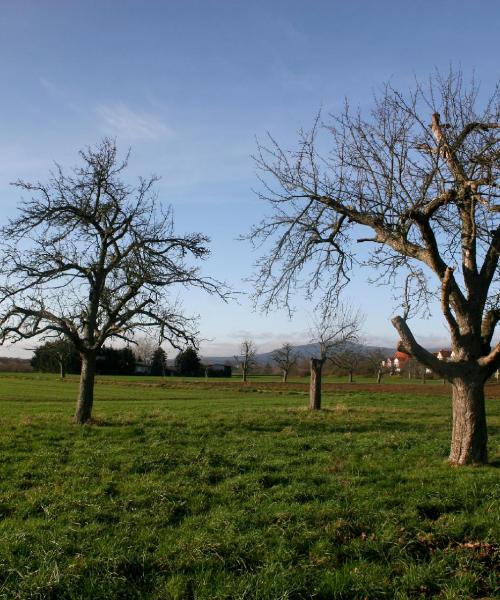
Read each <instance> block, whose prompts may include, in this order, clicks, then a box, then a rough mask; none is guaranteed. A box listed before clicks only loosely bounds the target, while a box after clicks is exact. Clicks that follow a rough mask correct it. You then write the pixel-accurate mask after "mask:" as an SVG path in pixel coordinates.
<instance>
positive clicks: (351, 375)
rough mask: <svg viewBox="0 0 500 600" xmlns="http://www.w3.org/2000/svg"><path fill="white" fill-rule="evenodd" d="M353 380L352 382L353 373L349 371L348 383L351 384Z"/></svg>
mask: <svg viewBox="0 0 500 600" xmlns="http://www.w3.org/2000/svg"><path fill="white" fill-rule="evenodd" d="M353 380H354V379H353V372H352V371H349V383H352V382H353Z"/></svg>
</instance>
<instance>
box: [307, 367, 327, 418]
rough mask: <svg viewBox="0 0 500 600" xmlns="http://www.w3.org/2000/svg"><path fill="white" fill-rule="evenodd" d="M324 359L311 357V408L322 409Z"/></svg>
mask: <svg viewBox="0 0 500 600" xmlns="http://www.w3.org/2000/svg"><path fill="white" fill-rule="evenodd" d="M323 362H324V361H323V360H321V359H320V358H311V382H310V385H309V410H320V409H321V371H322V369H323Z"/></svg>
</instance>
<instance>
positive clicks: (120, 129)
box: [96, 103, 172, 140]
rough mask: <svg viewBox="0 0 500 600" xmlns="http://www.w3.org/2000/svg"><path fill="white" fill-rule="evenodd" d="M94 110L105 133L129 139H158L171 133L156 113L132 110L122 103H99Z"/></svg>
mask: <svg viewBox="0 0 500 600" xmlns="http://www.w3.org/2000/svg"><path fill="white" fill-rule="evenodd" d="M96 112H97V115H98V116H99V118H100V119H101V126H102V129H103V131H104V133H106V134H107V135H113V136H116V137H119V138H122V139H129V140H158V139H161V138H164V137H167V136H170V135H171V134H172V131H171V130H170V129H169V128H168V127H167V126H166V125H165V123H164V122H163V121H162V120H161V119H160V118H159V117H157V116H156V115H153V114H150V113H147V112H143V111H136V110H132V109H131V108H129V107H128V106H126V105H125V104H123V103H117V104H99V105H98V106H97V108H96Z"/></svg>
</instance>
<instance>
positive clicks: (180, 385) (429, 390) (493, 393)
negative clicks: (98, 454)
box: [100, 379, 500, 397]
mask: <svg viewBox="0 0 500 600" xmlns="http://www.w3.org/2000/svg"><path fill="white" fill-rule="evenodd" d="M100 383H104V384H110V383H114V384H115V385H126V386H133V387H160V388H167V389H196V390H203V389H205V390H215V389H221V390H225V391H234V392H241V393H256V392H257V393H258V392H274V393H276V394H293V393H299V394H307V393H308V392H309V381H307V380H305V381H304V382H303V383H302V382H290V383H282V382H280V381H258V380H254V381H253V380H250V381H247V382H246V383H243V382H242V381H237V380H234V379H232V380H210V381H200V380H199V379H198V380H193V381H188V380H183V381H179V380H168V379H166V380H161V381H151V382H144V381H141V382H139V381H137V382H134V381H128V382H127V383H124V382H123V381H116V382H111V381H106V380H105V381H102V380H101V382H100ZM322 389H323V392H342V393H345V394H347V393H349V392H367V393H372V394H399V395H408V396H410V395H413V396H446V397H449V396H451V385H450V384H449V383H446V384H443V383H441V382H439V383H438V382H436V381H432V380H431V381H428V382H427V383H425V384H424V383H422V382H421V381H419V382H415V383H403V382H401V383H399V382H391V383H384V382H382V383H380V384H378V383H356V382H354V383H323V386H322ZM486 396H487V397H500V385H499V384H497V383H491V384H488V385H486Z"/></svg>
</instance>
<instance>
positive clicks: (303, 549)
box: [0, 375, 500, 600]
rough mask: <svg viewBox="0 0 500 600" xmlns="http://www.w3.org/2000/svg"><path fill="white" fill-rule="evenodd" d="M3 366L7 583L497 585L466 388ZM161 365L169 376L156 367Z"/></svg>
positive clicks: (281, 590)
mask: <svg viewBox="0 0 500 600" xmlns="http://www.w3.org/2000/svg"><path fill="white" fill-rule="evenodd" d="M151 381H152V380H151V379H148V380H145V379H143V380H139V379H136V380H134V379H112V378H103V379H101V380H100V381H99V383H98V385H97V387H96V401H95V417H96V422H95V424H93V425H91V426H85V427H77V426H75V425H73V424H72V423H71V416H72V413H73V409H74V400H75V396H76V389H77V382H76V380H75V379H74V378H69V379H68V380H67V381H64V382H61V381H59V380H57V379H56V378H55V377H52V376H37V375H29V376H23V375H17V376H9V375H3V376H0V425H1V436H0V452H1V459H2V460H1V466H0V476H1V482H0V597H1V598H8V599H13V598H23V599H24V598H54V599H66V598H74V599H77V598H78V599H80V598H89V599H90V598H91V599H112V598H157V599H160V598H161V599H174V598H177V599H181V598H182V599H184V598H196V599H208V598H213V599H215V598H217V599H219V598H226V599H236V598H252V599H255V600H261V599H278V598H290V599H298V598H318V599H329V598H369V599H371V598H426V597H438V598H448V599H452V598H453V599H455V598H495V597H498V594H499V589H498V587H497V585H498V584H497V580H496V577H495V571H496V570H497V569H498V567H499V560H500V554H499V548H498V545H497V543H498V533H499V512H500V511H499V508H500V507H499V501H498V498H499V496H500V494H499V491H500V477H499V474H500V469H499V466H500V455H499V451H498V447H499V440H500V402H499V400H498V398H495V399H492V400H491V401H490V402H489V403H488V404H489V408H488V415H489V417H488V418H489V428H490V453H491V459H492V464H491V465H490V466H488V467H480V468H479V467H470V468H462V469H454V468H450V467H449V466H448V465H447V464H446V462H445V460H446V456H447V453H448V446H449V437H450V402H449V399H448V398H446V397H444V396H442V395H436V396H433V395H432V394H431V393H429V391H428V386H422V387H423V388H426V390H427V391H426V395H418V394H416V393H415V391H414V390H413V389H412V391H411V393H409V392H408V391H406V392H405V390H404V389H402V390H401V392H399V393H394V392H392V393H390V394H389V393H387V394H384V393H375V392H367V391H359V390H358V389H357V388H356V385H353V386H350V387H349V389H348V390H344V389H343V390H341V391H331V392H328V393H326V394H325V398H324V406H325V410H323V411H321V412H320V413H318V414H311V413H309V412H307V411H306V410H304V409H303V406H304V405H305V404H306V400H307V399H306V396H305V393H304V392H303V391H300V389H299V390H297V389H294V388H293V386H292V385H291V386H289V387H287V386H282V387H281V388H279V389H275V388H273V389H267V388H266V387H265V386H262V387H260V384H259V382H258V381H254V382H250V383H249V385H247V386H242V385H241V384H239V383H237V382H235V383H234V384H233V382H231V385H226V386H223V385H219V384H218V383H217V382H208V383H205V382H203V381H196V382H183V381H179V380H177V381H168V380H167V383H166V384H165V385H163V386H161V385H151ZM157 381H158V380H157Z"/></svg>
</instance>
